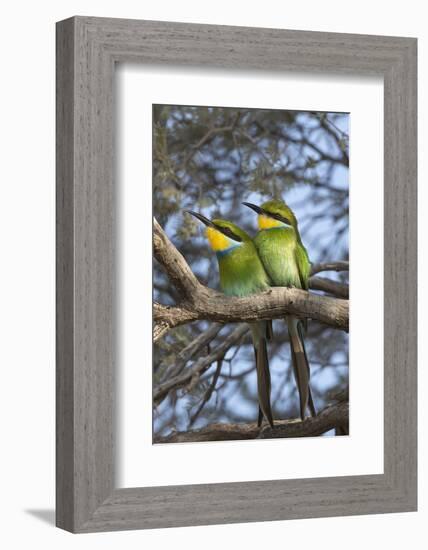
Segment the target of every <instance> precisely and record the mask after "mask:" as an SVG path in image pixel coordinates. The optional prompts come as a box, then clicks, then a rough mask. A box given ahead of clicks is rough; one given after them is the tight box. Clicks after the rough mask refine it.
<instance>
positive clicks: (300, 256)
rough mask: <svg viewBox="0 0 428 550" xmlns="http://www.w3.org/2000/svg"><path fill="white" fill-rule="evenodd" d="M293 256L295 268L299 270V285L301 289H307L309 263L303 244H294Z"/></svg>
mask: <svg viewBox="0 0 428 550" xmlns="http://www.w3.org/2000/svg"><path fill="white" fill-rule="evenodd" d="M295 258H296V263H297V268H298V270H299V278H300V285H301V287H302V288H303V290H308V288H309V275H310V271H311V263H310V261H309V256H308V253H307V251H306V248H305V247H304V246H303V245H301V244H298V245H297V246H296V250H295Z"/></svg>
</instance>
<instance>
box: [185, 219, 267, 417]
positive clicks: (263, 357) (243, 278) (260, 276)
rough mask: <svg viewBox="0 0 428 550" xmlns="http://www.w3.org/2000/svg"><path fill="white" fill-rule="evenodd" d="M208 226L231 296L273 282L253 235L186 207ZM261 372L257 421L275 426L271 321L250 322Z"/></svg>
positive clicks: (222, 280)
mask: <svg viewBox="0 0 428 550" xmlns="http://www.w3.org/2000/svg"><path fill="white" fill-rule="evenodd" d="M186 212H187V213H188V214H191V215H192V216H194V217H195V218H197V219H198V220H199V221H201V222H202V223H203V224H204V225H205V226H206V230H205V234H206V237H207V239H208V242H209V244H210V247H211V249H212V250H213V251H214V252H215V253H216V256H217V261H218V267H219V275H220V287H221V290H222V291H223V293H224V294H226V295H227V296H248V295H250V294H254V293H257V292H261V291H263V290H266V289H269V288H270V286H271V281H270V280H269V277H268V275H267V273H266V271H265V269H264V267H263V264H262V262H261V261H260V258H259V256H258V254H257V250H256V247H255V246H254V243H253V241H252V238H251V237H250V235H248V234H247V233H246V232H245V231H244V230H243V229H241V228H240V227H238V226H237V225H235V224H234V223H232V222H230V221H227V220H222V219H213V220H209V219H208V218H206V217H205V216H203V215H202V214H199V213H198V212H194V211H192V210H186ZM249 325H250V329H251V334H252V339H253V346H254V353H255V359H256V371H257V391H258V400H259V415H258V421H257V424H258V426H259V427H260V426H261V425H262V422H263V417H264V418H265V419H266V420H267V421H268V423H269V425H270V427H271V428H273V427H274V421H273V415H272V409H271V403H270V393H271V378H270V370H269V358H268V352H267V341H268V340H270V339H271V337H272V323H271V321H255V322H251V323H249Z"/></svg>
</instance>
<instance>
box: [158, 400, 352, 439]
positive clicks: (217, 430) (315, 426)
mask: <svg viewBox="0 0 428 550" xmlns="http://www.w3.org/2000/svg"><path fill="white" fill-rule="evenodd" d="M348 424H349V404H348V402H340V403H338V404H336V405H331V406H328V407H326V408H325V409H324V410H323V411H321V412H320V413H319V414H318V415H317V416H315V417H310V418H306V420H305V421H304V422H302V421H301V420H300V419H293V420H278V421H276V422H275V426H274V428H271V427H270V426H264V427H262V428H258V427H257V424H256V423H252V424H210V425H209V426H206V427H205V428H201V429H200V430H192V431H188V432H173V433H172V434H170V435H167V436H160V435H155V436H154V438H153V443H185V442H196V441H225V440H243V439H271V438H290V437H314V436H319V435H322V434H323V433H326V432H328V431H329V430H332V429H336V428H338V429H342V430H343V428H344V427H345V428H347V426H348Z"/></svg>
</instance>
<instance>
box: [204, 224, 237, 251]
mask: <svg viewBox="0 0 428 550" xmlns="http://www.w3.org/2000/svg"><path fill="white" fill-rule="evenodd" d="M206 236H207V239H208V241H209V243H210V245H211V248H212V249H213V250H214V252H221V251H222V250H226V249H227V248H229V247H230V245H231V241H230V239H229V238H228V237H226V235H223V233H221V232H220V231H217V229H215V228H214V227H207V229H206Z"/></svg>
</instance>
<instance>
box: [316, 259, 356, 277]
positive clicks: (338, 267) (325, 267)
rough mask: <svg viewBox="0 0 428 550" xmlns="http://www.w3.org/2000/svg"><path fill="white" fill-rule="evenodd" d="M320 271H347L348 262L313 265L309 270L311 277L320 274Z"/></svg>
mask: <svg viewBox="0 0 428 550" xmlns="http://www.w3.org/2000/svg"><path fill="white" fill-rule="evenodd" d="M321 271H349V262H344V261H338V262H328V263H325V264H314V265H313V266H312V268H311V275H315V274H316V273H321Z"/></svg>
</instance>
